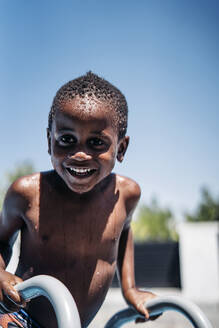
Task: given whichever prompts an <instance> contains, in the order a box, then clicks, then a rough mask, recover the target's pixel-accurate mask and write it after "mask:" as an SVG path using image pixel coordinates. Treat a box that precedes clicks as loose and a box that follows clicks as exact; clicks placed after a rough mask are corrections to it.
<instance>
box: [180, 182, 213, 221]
mask: <svg viewBox="0 0 219 328" xmlns="http://www.w3.org/2000/svg"><path fill="white" fill-rule="evenodd" d="M185 217H186V220H187V221H189V222H200V221H219V198H216V197H215V198H214V197H213V196H212V195H211V193H210V191H209V190H208V189H207V188H206V187H203V188H202V189H201V201H200V204H199V205H198V206H197V209H196V210H195V212H194V214H188V213H186V214H185Z"/></svg>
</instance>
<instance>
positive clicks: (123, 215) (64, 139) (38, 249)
mask: <svg viewBox="0 0 219 328" xmlns="http://www.w3.org/2000/svg"><path fill="white" fill-rule="evenodd" d="M109 109H110V108H109V104H107V103H102V102H100V101H98V100H96V99H93V98H88V97H85V98H83V99H81V98H80V97H76V98H75V99H74V100H73V101H71V102H68V103H65V104H63V105H62V106H61V108H60V109H59V110H58V111H57V112H56V115H55V118H54V121H53V124H52V131H48V147H49V153H50V155H51V161H52V164H53V167H54V170H52V171H49V172H43V173H36V174H33V175H30V176H26V177H23V178H20V179H18V180H17V181H16V182H15V183H14V184H13V185H12V186H11V187H10V189H9V191H8V193H7V196H6V199H5V202H4V207H3V211H2V213H1V221H0V240H1V245H2V246H5V247H3V250H4V249H5V250H6V249H7V246H8V245H9V246H10V245H12V243H13V241H14V236H15V234H16V232H17V231H18V230H21V256H20V258H19V264H18V268H17V271H16V275H15V276H14V275H11V274H9V273H7V272H6V271H5V270H4V269H5V266H6V262H7V260H8V257H9V256H8V254H6V253H7V252H4V251H3V252H2V256H1V257H0V288H1V293H0V300H2V299H3V300H5V298H4V297H3V296H2V295H3V294H2V293H3V291H4V293H5V294H8V295H9V296H10V297H11V298H12V299H14V300H15V301H16V302H18V301H20V298H19V295H18V294H16V293H15V291H13V285H14V284H16V283H18V282H19V281H21V279H27V278H29V277H31V276H35V275H38V274H48V275H52V276H54V277H56V278H58V279H59V280H61V281H62V282H63V283H64V284H65V285H66V286H67V288H68V289H69V290H70V292H71V293H72V295H73V297H74V299H75V301H76V304H77V306H78V309H79V313H80V317H81V322H82V327H87V325H88V324H89V322H90V321H91V320H92V319H93V317H94V316H95V314H96V313H97V311H98V309H99V308H100V306H101V305H102V303H103V301H104V298H105V295H106V293H107V291H108V289H109V287H110V284H111V281H112V278H113V276H114V273H115V270H116V267H117V268H118V274H119V277H120V281H121V286H122V290H123V294H124V297H125V298H126V300H127V302H128V303H129V304H132V305H133V306H135V307H136V309H137V310H138V311H140V312H142V313H144V314H145V315H146V316H148V313H147V311H146V310H145V309H144V306H143V304H144V302H145V301H146V300H148V299H150V298H151V297H153V295H152V294H151V293H146V292H140V291H138V290H137V289H136V288H135V280H134V263H133V261H134V260H133V241H132V234H131V230H130V221H131V217H132V213H133V211H134V209H135V207H136V205H137V202H138V200H139V197H140V188H139V186H138V185H137V184H136V182H134V181H133V180H131V179H129V178H126V177H122V176H119V175H115V174H113V173H111V172H112V170H113V167H114V165H115V161H116V159H117V160H118V161H120V162H121V161H122V160H123V157H124V154H125V152H126V149H127V146H128V141H129V139H128V137H125V138H123V139H121V140H118V131H117V129H116V127H115V124H114V120H115V117H114V114H113V113H114V111H113V110H111V111H109ZM5 254H6V255H5ZM18 277H20V278H21V279H20V278H18ZM27 311H28V312H29V313H30V314H31V316H32V317H33V318H35V319H36V320H37V321H38V322H39V323H40V324H41V325H42V326H44V327H47V328H50V327H51V328H55V327H56V320H55V317H54V313H53V310H52V309H51V306H50V305H49V303H48V302H47V301H46V300H45V299H43V298H41V299H35V300H33V301H31V302H30V304H29V305H28V310H27Z"/></svg>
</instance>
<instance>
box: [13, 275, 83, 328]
mask: <svg viewBox="0 0 219 328" xmlns="http://www.w3.org/2000/svg"><path fill="white" fill-rule="evenodd" d="M15 289H16V290H17V291H18V292H19V293H20V294H21V296H22V298H23V299H24V300H28V301H29V300H31V299H33V298H35V297H38V296H45V297H46V298H47V299H48V300H49V301H50V302H51V304H52V306H53V308H54V311H55V313H56V318H57V322H58V327H59V328H70V327H71V328H81V322H80V317H79V313H78V309H77V306H76V304H75V301H74V299H73V297H72V295H71V293H70V292H69V290H68V289H67V287H65V285H64V284H63V283H62V282H61V281H59V280H58V279H56V278H54V277H51V276H46V275H39V276H35V277H33V278H30V279H28V280H25V281H23V282H21V283H19V284H17V285H16V286H15Z"/></svg>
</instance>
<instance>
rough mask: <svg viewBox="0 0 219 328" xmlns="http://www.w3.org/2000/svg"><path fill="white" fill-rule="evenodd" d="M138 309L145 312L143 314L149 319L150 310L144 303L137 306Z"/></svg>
mask: <svg viewBox="0 0 219 328" xmlns="http://www.w3.org/2000/svg"><path fill="white" fill-rule="evenodd" d="M137 309H138V311H139V312H140V313H141V314H143V316H144V317H145V319H146V320H148V319H149V312H148V310H147V309H146V308H145V306H144V304H143V303H142V304H139V306H138V307H137Z"/></svg>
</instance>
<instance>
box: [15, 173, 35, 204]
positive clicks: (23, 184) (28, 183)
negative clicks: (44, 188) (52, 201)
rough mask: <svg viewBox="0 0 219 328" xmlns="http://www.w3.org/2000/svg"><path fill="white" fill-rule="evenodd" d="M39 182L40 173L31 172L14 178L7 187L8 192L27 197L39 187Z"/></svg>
mask: <svg viewBox="0 0 219 328" xmlns="http://www.w3.org/2000/svg"><path fill="white" fill-rule="evenodd" d="M39 184H40V173H39V172H38V173H32V174H29V175H25V176H23V177H20V178H18V179H17V180H15V181H14V182H13V183H12V184H11V186H10V188H9V192H13V193H15V194H19V195H21V196H24V197H27V198H28V197H29V196H30V195H31V194H32V192H35V191H36V189H37V188H38V187H39Z"/></svg>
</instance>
